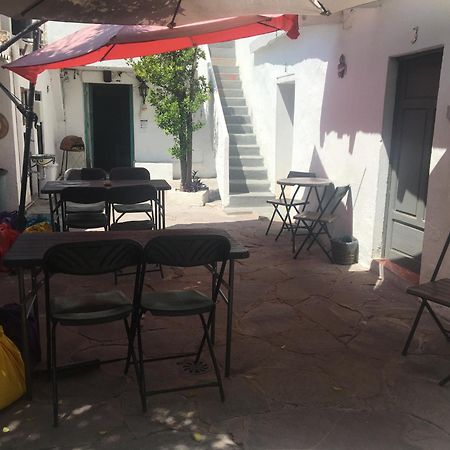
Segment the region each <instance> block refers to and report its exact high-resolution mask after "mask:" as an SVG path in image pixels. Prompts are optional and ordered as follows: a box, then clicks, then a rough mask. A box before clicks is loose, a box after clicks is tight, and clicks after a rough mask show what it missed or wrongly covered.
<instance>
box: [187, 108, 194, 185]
mask: <svg viewBox="0 0 450 450" xmlns="http://www.w3.org/2000/svg"><path fill="white" fill-rule="evenodd" d="M192 135H193V131H192V114H191V113H189V114H188V117H187V118H186V183H187V184H188V185H187V186H186V188H187V190H189V191H191V190H192Z"/></svg>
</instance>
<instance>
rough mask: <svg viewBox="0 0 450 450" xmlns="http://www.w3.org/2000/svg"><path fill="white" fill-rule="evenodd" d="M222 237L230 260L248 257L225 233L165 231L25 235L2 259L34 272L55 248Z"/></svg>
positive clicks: (19, 238)
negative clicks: (103, 241)
mask: <svg viewBox="0 0 450 450" xmlns="http://www.w3.org/2000/svg"><path fill="white" fill-rule="evenodd" d="M196 233H201V234H220V235H222V236H226V237H227V238H228V239H229V240H230V242H231V259H245V258H248V257H249V252H248V249H247V248H246V247H245V246H243V245H242V244H240V243H239V242H238V241H236V240H235V239H233V237H232V236H230V235H229V234H228V233H227V232H226V231H225V230H221V229H215V228H166V229H165V230H156V231H70V232H62V233H52V232H50V233H23V234H21V235H20V236H19V237H18V238H17V239H16V241H15V242H14V244H13V245H12V247H11V248H10V249H9V251H8V253H7V254H6V255H5V256H4V258H3V263H4V264H5V266H7V267H10V268H24V269H25V268H32V267H37V266H40V265H41V264H42V260H43V258H44V254H45V252H46V251H47V250H48V249H49V248H50V247H52V246H53V245H55V244H62V243H66V242H80V241H95V240H101V239H132V240H135V241H136V242H139V243H140V244H141V245H142V246H144V245H145V244H146V243H147V242H148V241H149V240H151V239H152V238H153V237H155V236H159V235H161V234H165V235H167V234H168V235H170V234H175V235H176V234H196Z"/></svg>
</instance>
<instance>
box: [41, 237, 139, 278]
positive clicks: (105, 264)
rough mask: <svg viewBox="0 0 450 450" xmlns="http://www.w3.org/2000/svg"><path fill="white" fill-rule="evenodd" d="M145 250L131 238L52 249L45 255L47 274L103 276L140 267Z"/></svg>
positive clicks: (67, 244) (82, 243) (63, 245)
mask: <svg viewBox="0 0 450 450" xmlns="http://www.w3.org/2000/svg"><path fill="white" fill-rule="evenodd" d="M141 259H142V247H141V246H140V245H139V244H138V243H137V242H135V241H132V240H130V239H110V240H99V241H89V242H86V241H84V242H70V243H64V244H57V245H55V246H53V247H51V248H49V249H48V250H47V251H46V252H45V255H44V269H45V271H46V274H47V275H48V274H55V273H63V274H70V275H99V274H102V273H110V272H114V271H117V270H120V269H123V268H125V267H130V266H136V267H137V266H139V265H140V262H141Z"/></svg>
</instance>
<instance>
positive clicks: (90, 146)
mask: <svg viewBox="0 0 450 450" xmlns="http://www.w3.org/2000/svg"><path fill="white" fill-rule="evenodd" d="M100 84H108V85H111V86H112V85H116V84H117V85H118V86H127V87H128V105H129V110H130V121H129V127H130V161H131V164H132V165H134V163H135V149H134V96H133V85H132V84H128V83H83V97H84V136H85V143H86V167H92V165H93V161H94V133H93V127H94V117H93V112H92V109H93V108H92V98H93V89H94V86H95V85H100Z"/></svg>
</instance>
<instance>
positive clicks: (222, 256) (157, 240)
mask: <svg viewBox="0 0 450 450" xmlns="http://www.w3.org/2000/svg"><path fill="white" fill-rule="evenodd" d="M229 256H230V241H229V240H228V239H227V238H226V237H224V236H221V235H217V234H191V233H184V234H172V235H165V236H164V235H162V236H157V237H154V238H153V239H151V240H150V241H149V242H148V243H147V245H146V246H145V248H144V261H145V262H147V263H149V264H162V265H165V266H175V267H194V266H203V265H206V264H214V263H216V262H219V261H221V262H226V261H227V260H228V258H229Z"/></svg>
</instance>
